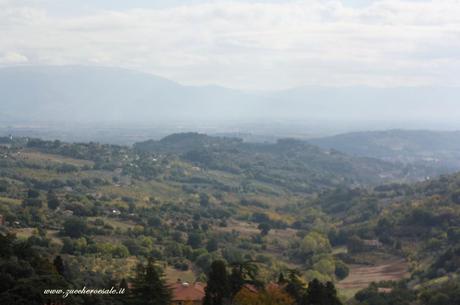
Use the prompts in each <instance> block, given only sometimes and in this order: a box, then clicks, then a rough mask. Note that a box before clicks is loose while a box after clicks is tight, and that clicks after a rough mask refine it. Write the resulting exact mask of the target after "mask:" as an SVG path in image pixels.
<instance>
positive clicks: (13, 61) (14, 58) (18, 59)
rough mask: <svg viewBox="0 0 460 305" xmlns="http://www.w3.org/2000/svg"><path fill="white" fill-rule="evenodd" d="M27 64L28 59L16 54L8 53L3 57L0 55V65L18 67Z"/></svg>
mask: <svg viewBox="0 0 460 305" xmlns="http://www.w3.org/2000/svg"><path fill="white" fill-rule="evenodd" d="M26 62H28V59H27V57H26V56H24V55H22V54H19V53H16V52H7V53H5V54H3V55H0V64H6V65H17V64H23V63H26Z"/></svg>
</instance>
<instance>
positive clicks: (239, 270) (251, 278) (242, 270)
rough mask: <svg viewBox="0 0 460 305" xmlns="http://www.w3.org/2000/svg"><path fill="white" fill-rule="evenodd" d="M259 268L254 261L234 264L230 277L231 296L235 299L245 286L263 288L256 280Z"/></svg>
mask: <svg viewBox="0 0 460 305" xmlns="http://www.w3.org/2000/svg"><path fill="white" fill-rule="evenodd" d="M258 273H259V267H258V266H257V265H256V264H254V262H253V261H244V262H234V263H232V273H231V274H230V277H229V285H230V292H231V296H232V297H234V296H235V295H236V294H237V293H238V292H239V291H240V290H241V288H242V287H243V286H244V285H245V284H251V285H254V286H259V287H260V286H262V285H261V283H260V282H259V281H258V280H257V279H256V277H257V275H258Z"/></svg>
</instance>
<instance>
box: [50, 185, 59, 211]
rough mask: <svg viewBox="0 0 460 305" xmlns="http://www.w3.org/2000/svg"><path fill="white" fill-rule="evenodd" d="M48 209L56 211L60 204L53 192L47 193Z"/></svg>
mask: <svg viewBox="0 0 460 305" xmlns="http://www.w3.org/2000/svg"><path fill="white" fill-rule="evenodd" d="M46 198H47V202H48V208H49V209H50V210H56V209H57V207H58V206H59V205H60V204H61V202H60V201H59V199H58V198H57V196H56V194H55V193H54V192H53V191H51V190H50V191H49V192H48V194H47V196H46Z"/></svg>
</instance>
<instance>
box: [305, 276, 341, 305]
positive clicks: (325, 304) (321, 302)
mask: <svg viewBox="0 0 460 305" xmlns="http://www.w3.org/2000/svg"><path fill="white" fill-rule="evenodd" d="M306 304H308V305H341V304H342V302H340V300H339V298H338V297H337V290H336V289H335V286H334V284H332V282H327V283H326V284H323V283H321V282H320V281H318V280H317V279H314V280H313V281H311V282H310V283H309V284H308V288H307V295H306Z"/></svg>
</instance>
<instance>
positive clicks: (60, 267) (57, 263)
mask: <svg viewBox="0 0 460 305" xmlns="http://www.w3.org/2000/svg"><path fill="white" fill-rule="evenodd" d="M53 265H54V268H56V271H57V273H59V274H60V275H62V276H64V272H65V266H64V261H63V260H62V257H61V256H60V255H58V256H56V257H55V258H54V260H53Z"/></svg>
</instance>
